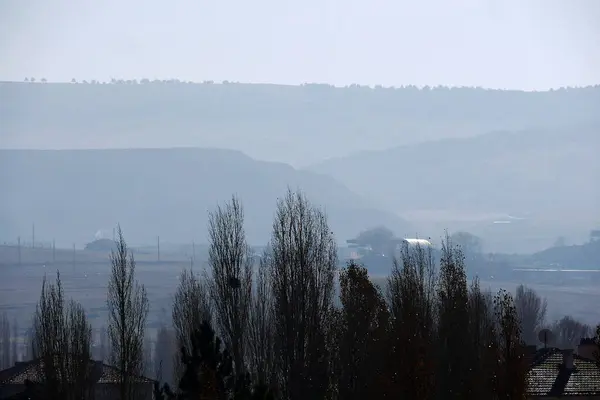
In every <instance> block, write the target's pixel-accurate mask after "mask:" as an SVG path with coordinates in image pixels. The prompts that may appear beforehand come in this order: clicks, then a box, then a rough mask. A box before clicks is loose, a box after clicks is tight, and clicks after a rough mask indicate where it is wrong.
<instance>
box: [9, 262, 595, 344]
mask: <svg viewBox="0 0 600 400" xmlns="http://www.w3.org/2000/svg"><path fill="white" fill-rule="evenodd" d="M81 253H84V252H81ZM0 256H1V253H0ZM77 256H78V257H83V254H81V255H80V254H77ZM180 258H184V257H183V256H181V257H180ZM0 260H3V258H1V257H0ZM88 261H89V262H76V263H75V266H74V264H73V262H72V259H71V260H65V261H64V262H62V261H61V262H55V263H54V264H52V263H48V264H45V265H44V264H39V263H38V264H25V263H22V264H21V266H19V265H18V264H8V263H3V264H2V265H0V312H7V313H8V315H9V317H10V319H11V321H12V320H13V319H16V320H17V322H18V324H19V327H20V328H21V331H22V332H23V331H24V330H25V329H27V328H28V327H29V326H30V324H31V317H32V314H33V312H34V311H35V304H36V302H37V300H38V298H39V294H40V290H41V285H42V280H43V278H44V276H45V275H46V276H47V278H48V279H49V280H50V281H51V282H53V281H54V279H55V276H56V271H57V270H59V271H60V273H61V280H62V282H63V287H64V289H65V292H66V294H67V297H68V298H73V299H75V300H77V301H79V302H81V303H82V305H83V306H84V307H85V309H86V310H87V311H88V315H89V317H90V320H91V322H92V325H93V327H94V328H99V327H101V326H102V325H105V324H106V318H107V314H106V306H105V302H106V285H107V280H108V274H109V271H110V264H109V260H108V257H107V256H102V257H100V256H98V257H96V258H94V257H91V256H90V259H89V260H88ZM189 267H190V261H189V260H188V261H185V260H180V261H177V260H170V261H169V260H163V261H161V262H156V261H150V260H139V259H138V264H137V269H136V271H137V277H138V279H139V281H140V282H141V283H143V284H144V285H145V286H146V289H147V292H148V296H149V300H150V308H151V310H150V315H149V320H148V323H149V329H150V330H151V331H153V330H154V329H155V328H156V327H158V326H159V324H160V323H168V322H169V321H170V314H171V311H170V310H171V301H172V296H173V294H174V292H175V289H176V287H177V284H178V279H179V274H180V273H181V271H182V270H183V269H184V268H189ZM194 270H195V271H197V272H201V271H202V267H200V266H199V263H197V265H196V266H194ZM373 280H374V281H375V282H376V283H378V284H379V285H384V284H385V277H384V276H374V277H373ZM582 282H583V283H582V284H581V285H578V284H574V283H568V284H560V283H556V284H540V283H530V284H529V286H531V287H533V288H534V289H535V290H536V291H538V293H539V294H540V295H542V296H545V297H546V298H547V299H548V306H549V310H548V311H549V317H550V318H551V319H554V318H558V317H561V316H563V315H565V314H570V315H572V316H574V317H576V318H578V319H581V320H582V321H585V322H587V323H589V324H596V323H598V322H600V309H599V308H598V304H600V285H598V284H593V283H592V282H590V281H585V280H583V281H582ZM585 282H587V283H585ZM519 283H520V282H507V281H502V282H500V281H494V280H485V281H482V282H481V285H482V287H483V288H488V287H489V288H491V289H492V291H497V290H498V289H500V288H504V289H507V290H510V291H512V292H514V290H515V287H516V286H517V285H518V284H519ZM523 283H526V284H527V283H528V282H523Z"/></svg>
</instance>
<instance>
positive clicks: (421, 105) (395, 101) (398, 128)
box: [0, 82, 600, 166]
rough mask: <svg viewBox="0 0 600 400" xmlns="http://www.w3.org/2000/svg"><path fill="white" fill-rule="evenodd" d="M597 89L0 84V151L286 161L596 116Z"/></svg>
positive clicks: (591, 119) (566, 123) (599, 95)
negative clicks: (180, 151)
mask: <svg viewBox="0 0 600 400" xmlns="http://www.w3.org/2000/svg"><path fill="white" fill-rule="evenodd" d="M599 104H600V86H598V87H589V88H582V89H568V90H558V91H550V92H519V91H500V90H484V89H476V88H452V89H450V88H444V87H440V88H434V89H429V88H428V89H423V90H420V89H417V88H415V87H407V88H400V89H393V88H389V89H388V88H381V87H379V88H375V89H371V88H368V87H360V86H353V87H348V88H334V87H331V86H328V85H304V86H283V85H258V84H256V85H254V84H233V83H229V84H208V83H207V84H187V83H176V82H169V83H163V82H155V83H152V82H148V83H145V84H127V83H116V84H60V83H48V84H37V83H35V84H33V83H0V121H2V125H1V127H0V129H1V131H0V133H1V137H2V140H1V141H0V147H2V148H119V147H122V148H132V147H174V146H194V147H220V148H232V149H235V150H240V151H243V152H244V153H246V154H249V155H250V156H252V157H254V158H257V159H261V160H270V161H281V162H286V163H291V164H293V165H296V166H300V165H304V166H305V165H309V164H311V163H315V162H318V161H322V160H324V159H326V158H329V157H335V156H345V155H348V154H350V153H352V152H356V151H362V150H381V149H387V148H390V147H393V146H398V145H405V144H410V143H417V142H422V141H426V140H436V139H444V138H454V137H468V136H473V135H475V134H480V133H484V132H489V131H493V130H516V129H529V128H535V127H540V128H544V127H555V126H571V125H573V124H580V123H590V122H594V121H595V122H600V113H599V112H597V111H598V105H599Z"/></svg>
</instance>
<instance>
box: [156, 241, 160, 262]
mask: <svg viewBox="0 0 600 400" xmlns="http://www.w3.org/2000/svg"><path fill="white" fill-rule="evenodd" d="M156 257H157V260H158V261H160V236H157V237H156Z"/></svg>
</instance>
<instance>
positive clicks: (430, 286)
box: [388, 244, 437, 399]
mask: <svg viewBox="0 0 600 400" xmlns="http://www.w3.org/2000/svg"><path fill="white" fill-rule="evenodd" d="M435 289H436V268H435V262H434V261H433V255H432V252H431V249H425V248H423V247H421V246H417V247H416V248H413V247H409V246H408V245H407V244H404V245H403V247H402V250H401V257H400V259H399V260H394V265H393V267H392V272H391V275H390V277H389V279H388V297H389V304H390V313H391V318H392V329H391V331H392V332H391V336H392V338H391V340H392V349H391V350H392V351H391V354H390V357H391V364H392V365H393V367H392V368H394V369H395V371H394V373H393V376H394V377H395V380H394V382H393V384H395V385H396V388H397V389H396V393H395V395H396V396H398V397H401V398H414V399H428V398H431V397H432V396H433V394H434V392H435V390H434V388H435V386H434V382H433V377H434V374H435V356H434V354H433V351H434V344H435V341H434V340H435V337H434V333H435V309H436V307H435V306H436V303H435V302H436V298H437V296H436V290H435Z"/></svg>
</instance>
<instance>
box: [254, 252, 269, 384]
mask: <svg viewBox="0 0 600 400" xmlns="http://www.w3.org/2000/svg"><path fill="white" fill-rule="evenodd" d="M268 257H269V252H268V251H266V252H265V254H264V256H263V257H261V260H260V265H259V266H258V271H257V273H256V275H255V279H254V286H253V296H252V305H251V307H250V326H249V330H248V344H247V348H248V364H249V368H250V371H251V372H252V374H253V378H254V380H255V381H256V382H259V383H264V384H267V385H271V386H272V385H274V384H275V375H274V373H275V368H274V367H275V365H274V361H275V360H274V342H273V340H274V336H273V335H274V333H275V332H274V329H273V328H274V325H273V322H274V319H273V293H272V291H271V284H270V275H269V269H268V268H269V264H268V261H267V260H268Z"/></svg>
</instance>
